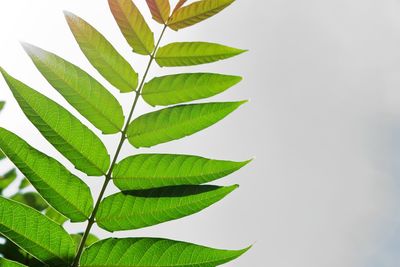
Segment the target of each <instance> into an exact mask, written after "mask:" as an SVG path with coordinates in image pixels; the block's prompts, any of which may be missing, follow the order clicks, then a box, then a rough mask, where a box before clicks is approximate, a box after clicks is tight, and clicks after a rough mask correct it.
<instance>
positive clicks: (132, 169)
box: [113, 154, 250, 191]
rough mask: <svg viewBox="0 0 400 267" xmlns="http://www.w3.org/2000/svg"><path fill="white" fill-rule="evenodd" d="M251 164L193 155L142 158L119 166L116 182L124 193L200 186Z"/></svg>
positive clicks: (114, 178) (116, 170) (148, 156)
mask: <svg viewBox="0 0 400 267" xmlns="http://www.w3.org/2000/svg"><path fill="white" fill-rule="evenodd" d="M249 162H250V161H243V162H234V161H225V160H212V159H206V158H202V157H198V156H189V155H171V154H139V155H135V156H131V157H128V158H126V159H124V160H122V161H121V162H120V163H118V164H117V165H116V166H115V168H114V171H113V181H114V184H115V185H116V186H117V187H118V188H119V189H121V190H122V191H127V190H139V189H150V188H158V187H164V186H175V185H198V184H204V183H208V182H211V181H215V180H217V179H219V178H222V177H224V176H227V175H229V174H231V173H233V172H235V171H237V170H239V169H240V168H242V167H243V166H245V165H246V164H248V163H249Z"/></svg>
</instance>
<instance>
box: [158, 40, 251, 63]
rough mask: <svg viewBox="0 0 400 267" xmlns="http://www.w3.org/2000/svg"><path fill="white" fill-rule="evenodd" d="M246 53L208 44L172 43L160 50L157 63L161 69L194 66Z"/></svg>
mask: <svg viewBox="0 0 400 267" xmlns="http://www.w3.org/2000/svg"><path fill="white" fill-rule="evenodd" d="M244 52H246V50H241V49H237V48H233V47H228V46H224V45H220V44H213V43H206V42H181V43H171V44H168V45H166V46H163V47H161V48H160V49H158V52H157V55H156V61H157V63H158V65H160V66H161V67H179V66H193V65H200V64H205V63H211V62H216V61H219V60H223V59H227V58H230V57H234V56H237V55H239V54H242V53H244Z"/></svg>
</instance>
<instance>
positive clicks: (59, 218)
mask: <svg viewBox="0 0 400 267" xmlns="http://www.w3.org/2000/svg"><path fill="white" fill-rule="evenodd" d="M44 214H45V215H46V216H47V217H48V218H49V219H52V220H53V221H54V222H56V223H58V224H59V225H63V224H64V223H65V222H66V221H68V218H67V217H65V216H64V215H62V214H61V213H59V212H58V211H57V210H55V209H54V208H53V207H48V208H47V209H46V210H45V212H44Z"/></svg>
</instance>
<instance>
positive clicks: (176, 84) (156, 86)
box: [142, 73, 242, 106]
mask: <svg viewBox="0 0 400 267" xmlns="http://www.w3.org/2000/svg"><path fill="white" fill-rule="evenodd" d="M241 80H242V78H241V77H239V76H232V75H223V74H216V73H183V74H175V75H168V76H163V77H156V78H153V79H152V80H151V81H149V82H147V83H146V84H145V86H144V88H143V92H142V96H143V99H144V100H145V101H146V102H147V103H148V104H150V105H152V106H168V105H173V104H180V103H185V102H190V101H193V100H198V99H203V98H208V97H212V96H214V95H217V94H219V93H222V92H224V91H225V90H227V89H229V88H230V87H232V86H234V85H236V84H237V83H239V82H240V81H241Z"/></svg>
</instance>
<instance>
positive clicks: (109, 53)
mask: <svg viewBox="0 0 400 267" xmlns="http://www.w3.org/2000/svg"><path fill="white" fill-rule="evenodd" d="M64 13H65V18H66V19H67V22H68V25H69V27H70V29H71V31H72V33H73V35H74V37H75V40H76V41H77V42H78V44H79V46H80V48H81V50H82V52H83V53H84V54H85V56H86V58H87V59H88V60H89V61H90V63H91V64H92V65H93V66H94V67H95V68H96V69H97V71H98V72H99V73H100V74H101V75H102V76H103V77H104V78H105V79H106V80H107V81H108V82H110V83H111V84H112V85H113V86H115V87H116V88H117V89H119V90H120V91H121V93H126V92H132V91H133V90H135V89H136V87H137V85H138V74H137V73H136V72H135V71H134V70H133V69H132V67H131V65H130V64H129V63H128V62H127V61H126V60H125V59H124V58H123V57H122V56H121V55H120V54H119V53H118V52H117V50H116V49H115V48H114V46H113V45H112V44H111V43H110V42H109V41H108V40H107V39H106V38H105V37H104V36H103V35H102V34H101V33H100V32H98V31H97V30H96V29H95V28H94V27H93V26H91V25H90V24H89V23H87V22H86V21H85V20H83V19H82V18H80V17H78V16H76V15H74V14H72V13H70V12H64Z"/></svg>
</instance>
